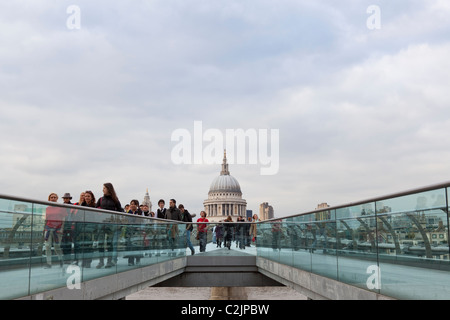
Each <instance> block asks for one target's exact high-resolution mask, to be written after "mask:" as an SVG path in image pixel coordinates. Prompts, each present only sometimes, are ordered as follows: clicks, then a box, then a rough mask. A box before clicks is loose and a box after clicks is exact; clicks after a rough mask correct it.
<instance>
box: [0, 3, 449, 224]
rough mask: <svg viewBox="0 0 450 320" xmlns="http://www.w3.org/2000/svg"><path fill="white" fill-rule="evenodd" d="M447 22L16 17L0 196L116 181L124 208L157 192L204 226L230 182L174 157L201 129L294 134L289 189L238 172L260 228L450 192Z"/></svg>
mask: <svg viewBox="0 0 450 320" xmlns="http://www.w3.org/2000/svg"><path fill="white" fill-rule="evenodd" d="M73 5H74V6H76V7H75V8H76V9H78V11H77V10H75V11H71V10H69V11H68V9H69V8H72V7H71V6H73ZM373 5H375V6H377V8H379V9H380V11H379V15H377V14H376V11H370V10H369V11H368V8H370V7H371V6H373ZM449 17H450V2H449V1H447V0H420V1H419V0H396V1H391V0H389V1H388V0H385V1H379V0H368V1H366V0H340V1H333V0H327V1H325V0H317V1H311V0H309V1H303V0H278V1H273V0H271V1H268V0H214V1H211V0H133V1H110V0H108V1H106V0H104V1H101V0H97V1H92V0H89V1H87V0H86V1H82V0H80V1H77V0H70V1H63V0H61V1H41V0H15V1H2V2H0V134H1V140H0V141H1V142H0V177H1V180H0V194H8V195H15V196H20V197H29V198H32V199H42V200H47V197H48V194H49V193H50V192H56V193H58V194H59V195H60V197H61V196H62V195H63V194H64V193H65V192H70V193H71V194H72V195H73V196H74V200H76V198H77V197H78V196H79V194H80V192H81V191H84V190H92V191H93V192H94V193H95V195H96V197H97V198H98V197H100V196H101V195H102V184H103V183H104V182H111V183H113V185H114V186H115V188H116V191H117V193H118V196H119V199H120V201H121V202H122V204H125V203H128V202H129V201H130V200H131V199H134V198H137V199H138V200H140V201H142V200H143V197H144V194H145V191H146V189H147V188H148V189H149V191H150V197H151V200H152V202H153V205H154V209H155V210H156V208H155V207H156V205H157V201H158V199H160V198H163V199H165V200H166V203H168V200H169V199H170V198H175V199H177V201H178V203H183V204H184V205H185V207H186V208H188V209H189V210H190V211H191V212H195V213H198V212H199V211H200V210H202V209H203V201H204V200H205V199H206V198H207V196H208V190H209V186H210V184H211V182H212V181H213V179H214V178H215V177H216V176H218V175H219V174H220V170H221V166H220V164H205V163H203V164H175V163H174V161H173V157H172V150H173V149H174V147H175V146H176V145H177V142H174V141H171V136H172V133H173V132H174V131H175V130H177V129H185V130H187V131H188V132H191V133H192V135H194V122H195V121H200V122H201V124H202V129H203V132H204V131H206V130H208V129H216V131H217V130H218V131H219V132H223V133H224V134H225V132H226V130H227V129H234V130H237V129H244V130H255V131H257V132H259V130H260V129H267V130H269V132H270V130H279V141H278V147H279V170H278V171H277V172H276V174H272V175H261V167H263V165H262V163H261V162H260V161H259V159H258V163H257V164H250V163H248V162H247V163H244V164H237V163H235V164H230V167H229V170H230V172H231V175H233V176H234V177H235V178H236V179H237V180H238V181H239V183H240V185H241V189H242V192H243V198H244V199H246V200H247V203H248V209H252V210H253V211H254V212H258V208H259V204H260V203H261V202H269V203H270V204H271V205H272V206H273V207H274V210H275V214H276V216H279V217H282V216H287V215H292V214H296V213H301V212H305V211H309V210H313V209H314V208H315V207H316V205H317V204H318V203H321V202H327V203H328V204H330V205H339V204H345V203H348V202H353V201H357V200H364V199H366V198H370V197H374V196H380V195H385V194H388V193H392V192H397V191H403V190H408V189H412V188H416V187H422V186H428V185H430V184H435V183H439V182H444V181H447V180H450V108H449V106H450V105H449V96H450V91H449V85H450V59H449V57H450V19H449ZM377 19H378V20H377ZM368 20H369V22H374V21H375V22H379V25H378V27H379V28H375V29H374V28H369V27H368ZM369 25H371V24H370V23H369ZM371 26H374V25H373V24H372V25H371ZM77 27H79V28H77ZM269 141H270V140H269ZM207 145H208V143H206V142H205V143H204V145H203V147H205V146H207ZM268 147H269V149H270V148H271V146H270V145H269V146H268ZM220 162H221V161H220ZM60 201H61V199H60Z"/></svg>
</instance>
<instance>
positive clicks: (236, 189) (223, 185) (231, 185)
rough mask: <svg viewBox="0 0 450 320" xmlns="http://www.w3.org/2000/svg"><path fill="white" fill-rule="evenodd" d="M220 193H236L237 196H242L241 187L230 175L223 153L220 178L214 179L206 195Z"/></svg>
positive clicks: (225, 156)
mask: <svg viewBox="0 0 450 320" xmlns="http://www.w3.org/2000/svg"><path fill="white" fill-rule="evenodd" d="M220 192H228V193H231V192H232V193H237V194H238V195H242V192H241V186H240V185H239V182H238V181H237V180H236V178H235V177H233V176H231V175H230V171H228V163H227V155H226V153H224V157H223V163H222V171H221V172H220V176H218V177H216V178H215V179H214V180H213V182H212V183H211V186H210V187H209V192H208V194H209V195H211V194H217V193H220Z"/></svg>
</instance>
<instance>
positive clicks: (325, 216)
mask: <svg viewBox="0 0 450 320" xmlns="http://www.w3.org/2000/svg"><path fill="white" fill-rule="evenodd" d="M329 207H330V205H329V204H328V203H326V202H322V203H319V204H318V205H317V208H316V210H322V209H327V208H329ZM315 217H316V221H324V220H329V219H330V218H331V215H330V211H328V210H325V211H320V212H316V214H315Z"/></svg>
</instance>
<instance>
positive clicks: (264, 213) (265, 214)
mask: <svg viewBox="0 0 450 320" xmlns="http://www.w3.org/2000/svg"><path fill="white" fill-rule="evenodd" d="M273 218H274V213H273V207H272V206H270V205H269V203H268V202H263V203H261V204H260V205H259V219H260V220H269V219H273Z"/></svg>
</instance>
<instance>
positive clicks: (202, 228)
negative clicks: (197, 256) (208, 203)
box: [197, 211, 209, 252]
mask: <svg viewBox="0 0 450 320" xmlns="http://www.w3.org/2000/svg"><path fill="white" fill-rule="evenodd" d="M197 222H209V221H208V219H206V212H205V211H202V212H200V218H198V219H197ZM207 226H208V225H207V224H204V223H202V224H198V225H197V234H198V240H199V241H200V252H205V251H206V236H207V231H208V227H207Z"/></svg>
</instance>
